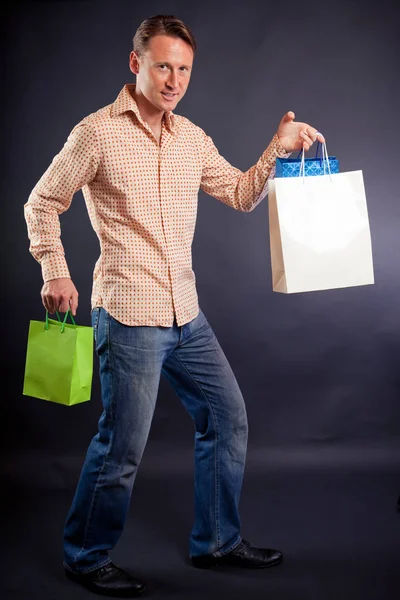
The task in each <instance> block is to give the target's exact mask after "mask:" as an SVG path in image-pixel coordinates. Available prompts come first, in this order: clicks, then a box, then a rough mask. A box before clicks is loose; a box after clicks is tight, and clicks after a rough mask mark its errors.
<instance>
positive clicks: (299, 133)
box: [277, 111, 325, 152]
mask: <svg viewBox="0 0 400 600" xmlns="http://www.w3.org/2000/svg"><path fill="white" fill-rule="evenodd" d="M294 118H295V114H294V112H292V111H289V112H288V113H286V115H285V116H284V117H283V119H282V121H281V122H280V123H279V127H278V131H277V135H278V138H279V142H280V143H281V145H282V146H283V148H285V150H286V151H287V152H293V150H302V149H303V148H304V150H309V149H310V148H311V146H312V145H313V143H314V142H315V141H316V140H317V139H318V140H319V141H320V142H323V143H324V142H325V138H324V136H323V135H322V133H319V131H318V130H317V129H315V127H311V125H308V123H300V122H295V121H294Z"/></svg>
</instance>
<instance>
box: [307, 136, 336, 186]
mask: <svg viewBox="0 0 400 600" xmlns="http://www.w3.org/2000/svg"><path fill="white" fill-rule="evenodd" d="M321 146H322V164H323V165H324V175H326V173H325V161H326V164H327V167H328V173H329V179H330V180H331V181H332V173H331V167H330V165H329V158H328V149H327V147H326V142H323V143H321ZM305 170H306V163H305V152H304V147H303V152H302V153H301V162H300V172H299V177H303V183H304V180H305Z"/></svg>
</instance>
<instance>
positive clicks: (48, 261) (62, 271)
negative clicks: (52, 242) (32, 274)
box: [40, 252, 71, 283]
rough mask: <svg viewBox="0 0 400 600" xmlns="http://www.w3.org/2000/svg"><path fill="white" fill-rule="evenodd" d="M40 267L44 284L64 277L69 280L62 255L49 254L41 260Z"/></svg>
mask: <svg viewBox="0 0 400 600" xmlns="http://www.w3.org/2000/svg"><path fill="white" fill-rule="evenodd" d="M40 266H41V267H42V277H43V282H44V283H46V281H51V280H52V279H60V278H64V277H69V278H71V275H70V273H69V269H68V266H67V261H66V260H65V257H64V255H60V254H56V253H54V252H52V253H49V254H48V255H47V256H45V257H43V258H42V259H41V261H40Z"/></svg>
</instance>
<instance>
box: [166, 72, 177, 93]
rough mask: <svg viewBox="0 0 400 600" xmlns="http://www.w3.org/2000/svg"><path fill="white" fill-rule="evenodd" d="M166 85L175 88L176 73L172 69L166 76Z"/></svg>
mask: <svg viewBox="0 0 400 600" xmlns="http://www.w3.org/2000/svg"><path fill="white" fill-rule="evenodd" d="M168 85H169V86H170V87H171V88H173V89H175V88H176V87H177V85H178V73H176V72H175V71H172V72H171V73H170V76H169V77H168Z"/></svg>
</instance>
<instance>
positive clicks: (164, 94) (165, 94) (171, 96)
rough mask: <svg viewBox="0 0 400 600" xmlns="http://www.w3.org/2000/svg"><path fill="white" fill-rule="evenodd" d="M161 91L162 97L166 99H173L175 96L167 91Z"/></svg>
mask: <svg viewBox="0 0 400 600" xmlns="http://www.w3.org/2000/svg"><path fill="white" fill-rule="evenodd" d="M161 93H162V95H163V96H164V98H166V100H173V99H174V98H175V96H176V94H170V93H168V92H161Z"/></svg>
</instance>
